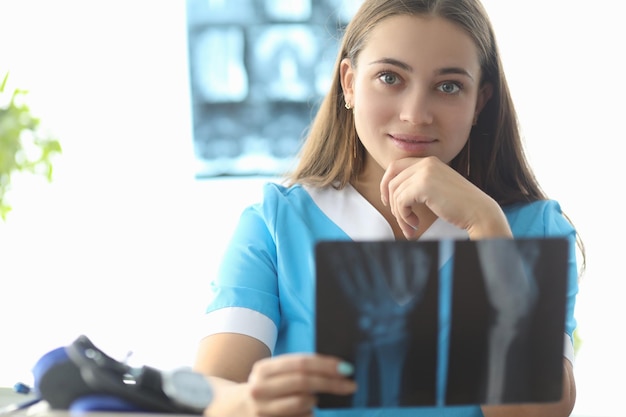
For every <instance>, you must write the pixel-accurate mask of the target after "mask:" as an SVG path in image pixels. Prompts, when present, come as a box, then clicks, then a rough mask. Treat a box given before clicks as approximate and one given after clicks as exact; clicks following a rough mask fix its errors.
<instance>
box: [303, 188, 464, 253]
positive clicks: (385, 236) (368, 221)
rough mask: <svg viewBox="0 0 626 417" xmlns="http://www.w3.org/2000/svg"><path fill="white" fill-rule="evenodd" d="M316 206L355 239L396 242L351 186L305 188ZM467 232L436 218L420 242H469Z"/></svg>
mask: <svg viewBox="0 0 626 417" xmlns="http://www.w3.org/2000/svg"><path fill="white" fill-rule="evenodd" d="M304 188H305V189H306V191H307V192H308V193H309V195H310V196H311V198H312V199H313V201H315V204H317V206H318V207H319V208H320V210H322V212H324V214H325V215H326V216H328V218H329V219H331V220H332V221H333V222H334V223H335V224H336V225H337V226H339V227H340V228H341V229H342V230H343V231H344V232H346V234H347V235H348V236H350V238H351V239H352V240H355V241H359V240H361V241H363V240H395V237H394V235H393V230H391V226H390V225H389V223H387V220H385V218H384V217H383V216H382V215H381V214H380V213H379V212H378V211H377V210H376V209H375V208H374V206H372V205H371V204H370V203H369V202H368V201H367V200H366V199H365V198H364V197H363V196H362V195H361V194H360V193H359V192H358V191H357V190H356V189H355V188H354V187H353V186H352V185H350V184H348V185H346V187H345V188H343V189H342V190H337V189H335V188H333V187H325V188H313V187H307V186H305V187H304ZM468 238H469V235H468V234H467V231H465V230H464V229H461V228H458V227H456V226H454V225H453V224H451V223H448V222H447V221H445V220H443V219H441V218H437V219H436V220H435V221H434V222H433V224H432V225H430V227H429V228H428V229H426V230H425V231H424V233H422V235H421V236H420V237H419V240H435V239H468Z"/></svg>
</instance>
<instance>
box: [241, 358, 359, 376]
mask: <svg viewBox="0 0 626 417" xmlns="http://www.w3.org/2000/svg"><path fill="white" fill-rule="evenodd" d="M352 371H353V370H352V366H351V365H350V364H348V363H346V362H344V361H342V360H340V359H339V358H336V357H334V356H327V355H320V354H298V353H293V354H284V355H280V356H276V357H272V358H267V359H262V360H260V361H258V362H257V363H256V364H255V365H254V367H253V370H252V373H253V374H254V375H255V376H256V377H259V378H267V377H269V376H272V375H277V374H281V373H293V372H300V373H307V374H319V375H326V376H329V377H338V376H348V375H350V374H351V373H352Z"/></svg>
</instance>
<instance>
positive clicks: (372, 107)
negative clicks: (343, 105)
mask: <svg viewBox="0 0 626 417" xmlns="http://www.w3.org/2000/svg"><path fill="white" fill-rule="evenodd" d="M396 105H397V101H396V100H394V99H393V98H391V97H389V96H388V95H384V94H380V93H378V92H376V91H375V90H374V89H373V88H371V87H369V88H367V87H362V88H361V89H360V90H358V94H355V102H354V111H355V122H356V123H357V127H358V126H361V127H362V128H367V129H368V130H372V129H375V128H376V127H377V126H379V125H381V124H383V123H386V122H387V121H388V120H389V119H390V118H393V116H394V114H395V111H396V108H395V106H396Z"/></svg>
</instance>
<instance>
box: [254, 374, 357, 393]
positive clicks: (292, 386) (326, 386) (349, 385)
mask: <svg viewBox="0 0 626 417" xmlns="http://www.w3.org/2000/svg"><path fill="white" fill-rule="evenodd" d="M250 388H251V394H252V396H253V397H254V398H256V399H262V398H278V397H285V396H290V395H299V394H312V393H326V394H336V395H346V394H351V393H353V392H354V391H355V390H356V383H355V382H354V381H352V380H350V379H348V378H345V377H342V376H335V377H327V376H321V375H318V374H306V373H300V372H293V373H282V374H279V375H275V376H273V377H271V378H269V379H264V380H258V381H255V382H253V383H251V386H250Z"/></svg>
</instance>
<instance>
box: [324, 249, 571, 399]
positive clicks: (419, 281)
mask: <svg viewBox="0 0 626 417" xmlns="http://www.w3.org/2000/svg"><path fill="white" fill-rule="evenodd" d="M568 253H569V242H568V241H567V239H565V238H541V239H539V238H537V239H489V240H481V241H421V242H419V241H418V242H406V241H384V242H383V241H379V242H353V241H327V242H320V243H318V245H317V246H316V276H317V280H316V286H317V288H316V335H315V336H316V350H317V352H319V353H323V354H329V355H335V356H338V357H340V358H342V359H345V360H347V361H349V362H351V363H352V364H353V365H354V367H355V374H354V379H355V380H356V382H357V384H358V387H359V388H358V390H357V392H356V393H355V394H353V395H350V396H335V395H327V394H324V395H321V396H320V399H319V407H320V408H379V407H391V408H393V407H418V406H433V405H443V404H448V405H461V404H505V403H525V402H526V403H530V402H533V403H535V402H550V401H558V400H559V399H560V396H561V391H562V363H563V337H564V328H565V303H566V287H567V274H568V264H567V263H568ZM444 254H445V256H444ZM448 317H449V320H448V319H447V318H448ZM442 318H446V319H445V320H442ZM442 340H444V341H446V342H445V344H444V345H443V346H441V349H440V346H439V344H440V343H441V341H442Z"/></svg>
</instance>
